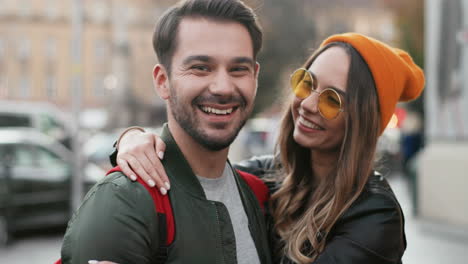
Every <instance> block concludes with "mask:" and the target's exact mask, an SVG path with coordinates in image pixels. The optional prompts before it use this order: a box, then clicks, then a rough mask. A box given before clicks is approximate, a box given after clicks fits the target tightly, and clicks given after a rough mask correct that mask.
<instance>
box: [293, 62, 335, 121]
mask: <svg viewBox="0 0 468 264" xmlns="http://www.w3.org/2000/svg"><path fill="white" fill-rule="evenodd" d="M291 88H292V90H293V92H294V94H295V95H296V97H298V98H301V99H305V98H307V97H308V96H309V95H310V94H311V93H312V92H314V93H317V94H318V95H319V97H318V109H319V112H320V115H321V116H323V117H324V118H325V119H328V120H332V119H335V118H336V117H337V116H338V115H339V114H340V112H343V103H342V100H341V97H340V95H339V94H338V92H337V91H335V90H334V89H332V88H326V89H324V90H323V91H321V92H319V91H317V90H316V84H315V79H314V78H313V77H312V74H311V73H310V72H309V71H308V70H307V69H304V68H300V69H297V70H295V71H294V73H293V74H292V75H291Z"/></svg>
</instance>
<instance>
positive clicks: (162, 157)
mask: <svg viewBox="0 0 468 264" xmlns="http://www.w3.org/2000/svg"><path fill="white" fill-rule="evenodd" d="M158 157H159V159H160V160H162V159H164V152H162V151H159V152H158Z"/></svg>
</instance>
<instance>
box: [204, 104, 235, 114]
mask: <svg viewBox="0 0 468 264" xmlns="http://www.w3.org/2000/svg"><path fill="white" fill-rule="evenodd" d="M199 108H200V110H201V111H202V112H204V113H206V114H213V115H229V114H231V113H232V112H234V111H235V110H236V109H237V108H238V107H230V108H223V109H221V108H216V107H211V106H203V105H201V106H199Z"/></svg>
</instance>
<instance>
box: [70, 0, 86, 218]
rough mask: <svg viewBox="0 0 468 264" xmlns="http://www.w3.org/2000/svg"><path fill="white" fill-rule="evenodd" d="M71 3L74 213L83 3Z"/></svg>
mask: <svg viewBox="0 0 468 264" xmlns="http://www.w3.org/2000/svg"><path fill="white" fill-rule="evenodd" d="M71 1H72V3H71V4H72V16H71V24H72V44H71V51H72V55H71V56H72V77H71V78H72V79H71V81H72V82H71V95H72V97H71V100H72V115H73V123H74V126H73V135H72V148H73V161H74V163H73V177H72V181H71V184H72V186H71V207H72V210H73V211H75V210H76V209H78V207H79V205H80V203H81V199H82V197H83V176H82V173H81V172H82V168H83V166H82V164H83V162H82V156H81V144H80V110H81V100H82V99H81V96H82V94H81V88H82V80H81V75H82V62H81V61H82V58H81V57H82V35H83V2H82V0H71Z"/></svg>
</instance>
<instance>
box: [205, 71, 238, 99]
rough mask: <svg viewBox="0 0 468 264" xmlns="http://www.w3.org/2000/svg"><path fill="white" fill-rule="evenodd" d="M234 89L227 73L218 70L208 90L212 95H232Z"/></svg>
mask: <svg viewBox="0 0 468 264" xmlns="http://www.w3.org/2000/svg"><path fill="white" fill-rule="evenodd" d="M234 87H235V85H234V82H233V80H232V78H231V76H230V75H229V73H228V72H227V71H225V70H219V71H218V72H216V75H215V76H214V79H213V81H212V82H211V84H210V87H209V90H210V92H211V93H212V94H214V95H232V93H233V91H234Z"/></svg>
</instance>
